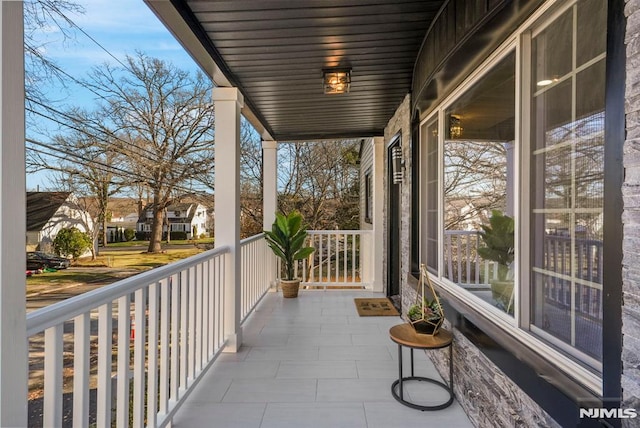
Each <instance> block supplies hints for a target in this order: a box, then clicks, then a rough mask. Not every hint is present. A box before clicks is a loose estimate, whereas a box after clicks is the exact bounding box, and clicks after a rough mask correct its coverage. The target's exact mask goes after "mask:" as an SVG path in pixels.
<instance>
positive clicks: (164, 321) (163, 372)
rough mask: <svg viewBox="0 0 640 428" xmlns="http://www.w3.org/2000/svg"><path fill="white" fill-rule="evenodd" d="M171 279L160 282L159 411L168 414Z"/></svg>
mask: <svg viewBox="0 0 640 428" xmlns="http://www.w3.org/2000/svg"><path fill="white" fill-rule="evenodd" d="M170 293H171V277H170V278H168V279H163V280H162V281H160V406H159V407H158V411H159V412H160V413H162V414H166V413H167V410H168V409H169V407H168V403H169V382H170V379H171V377H170V372H169V366H170V365H169V352H170V349H171V342H170V336H169V325H170V323H169V321H170V318H169V317H170V314H169V307H170V306H173V305H170V302H169V299H170V296H171V294H170Z"/></svg>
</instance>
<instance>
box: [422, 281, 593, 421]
mask: <svg viewBox="0 0 640 428" xmlns="http://www.w3.org/2000/svg"><path fill="white" fill-rule="evenodd" d="M410 276H411V275H410ZM437 289H438V293H439V294H440V296H441V297H442V299H443V300H444V306H445V315H446V318H447V319H448V320H449V321H450V322H451V324H452V326H453V327H455V328H456V329H458V330H459V331H460V332H461V333H462V334H463V335H464V336H465V337H466V338H467V339H468V340H470V341H471V342H472V343H473V344H474V345H475V346H477V347H478V349H480V350H481V351H482V352H483V354H485V356H487V358H489V359H490V360H491V361H492V362H493V363H494V364H496V366H498V368H500V370H502V371H503V372H504V373H505V374H506V375H507V376H508V377H509V378H510V379H511V380H512V381H513V382H515V383H516V384H517V385H518V386H519V387H520V388H522V390H523V391H524V392H525V393H527V395H529V396H530V397H532V398H533V399H534V400H535V401H536V402H538V403H539V404H540V405H541V407H543V408H544V409H545V410H546V411H547V412H548V413H549V414H551V416H552V417H554V418H555V419H556V420H558V421H560V419H562V417H560V418H558V417H557V413H558V412H561V413H566V411H565V410H563V409H562V407H563V406H566V405H567V404H570V403H573V406H572V407H574V408H575V409H576V410H575V412H576V414H577V407H576V406H578V407H579V406H586V405H592V406H599V405H600V404H601V402H602V398H601V397H600V396H598V395H596V394H595V393H594V392H593V391H592V390H591V389H589V388H587V387H586V386H584V385H582V384H581V383H580V382H578V381H577V380H576V379H574V378H572V377H571V376H569V375H568V374H567V373H566V372H565V371H563V370H561V369H559V368H558V367H557V365H555V364H553V362H552V361H550V360H548V359H546V358H544V357H542V356H541V355H540V354H539V353H537V352H535V351H533V350H532V349H531V348H530V347H529V346H527V345H526V344H524V343H522V341H520V340H519V339H518V338H516V337H514V336H513V335H511V334H510V333H509V332H507V331H505V329H503V328H501V327H500V326H498V325H497V324H496V323H495V322H493V321H491V320H489V319H488V318H487V317H486V316H485V315H484V314H483V313H482V312H480V311H479V310H478V308H476V307H474V306H472V305H469V304H468V303H466V302H463V301H462V300H460V299H459V298H457V297H456V296H454V295H453V294H452V293H451V292H450V291H449V290H446V289H445V288H443V287H442V286H439V285H437ZM559 394H561V397H559ZM562 397H564V404H562V401H563V399H562ZM554 413H555V415H554Z"/></svg>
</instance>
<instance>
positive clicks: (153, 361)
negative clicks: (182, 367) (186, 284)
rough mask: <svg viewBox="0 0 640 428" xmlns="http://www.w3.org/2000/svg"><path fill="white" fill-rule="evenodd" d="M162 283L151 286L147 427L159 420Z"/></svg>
mask: <svg viewBox="0 0 640 428" xmlns="http://www.w3.org/2000/svg"><path fill="white" fill-rule="evenodd" d="M160 285H161V284H160V283H159V282H158V283H156V284H151V285H150V286H149V332H148V334H149V338H148V340H147V343H148V345H147V352H148V361H147V425H148V426H152V427H154V426H156V423H157V418H158V404H157V402H158V315H159V313H158V294H159V292H158V291H159V290H158V289H159V287H160Z"/></svg>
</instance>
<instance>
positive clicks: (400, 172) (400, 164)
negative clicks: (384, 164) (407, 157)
mask: <svg viewBox="0 0 640 428" xmlns="http://www.w3.org/2000/svg"><path fill="white" fill-rule="evenodd" d="M391 172H392V175H393V184H402V182H403V181H404V161H403V159H402V147H400V146H395V147H394V148H392V149H391Z"/></svg>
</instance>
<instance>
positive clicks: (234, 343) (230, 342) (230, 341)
mask: <svg viewBox="0 0 640 428" xmlns="http://www.w3.org/2000/svg"><path fill="white" fill-rule="evenodd" d="M241 345H242V327H240V329H239V330H238V331H236V332H235V333H233V334H230V335H229V336H227V346H225V347H224V349H223V350H222V352H223V353H225V354H235V353H237V352H238V351H239V350H240V346H241Z"/></svg>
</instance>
